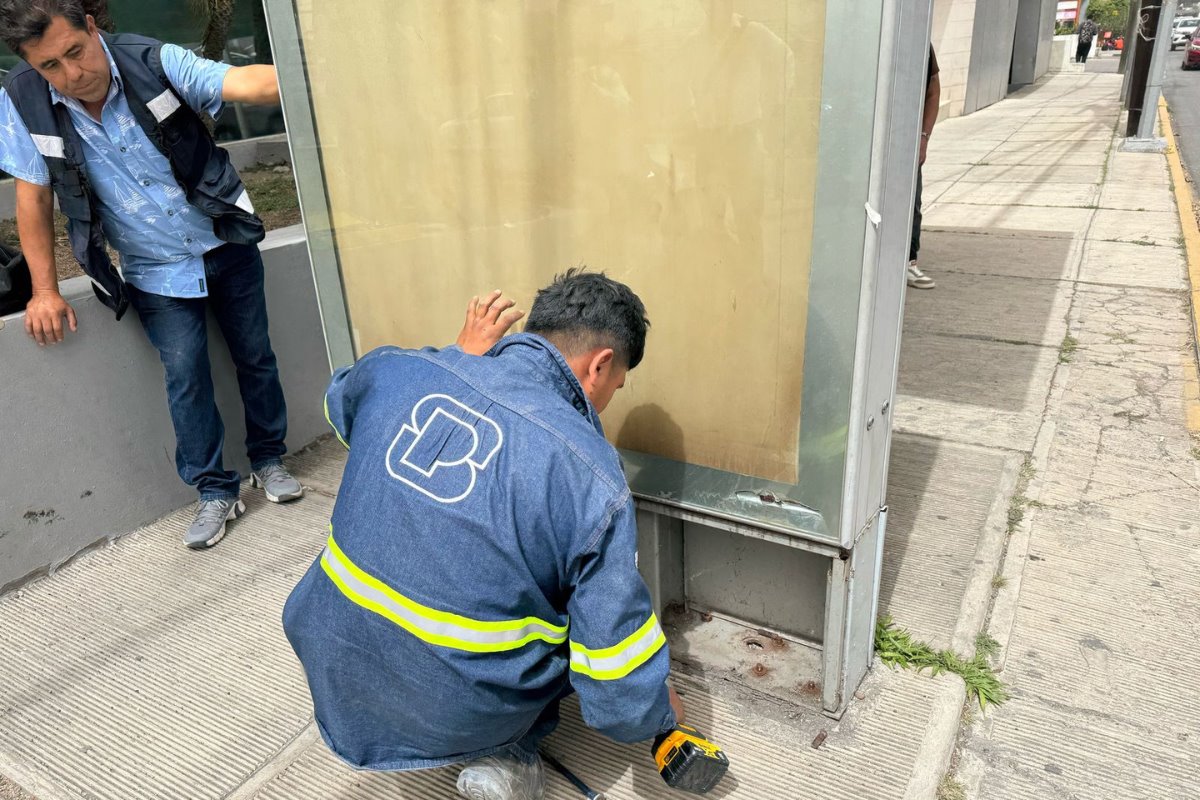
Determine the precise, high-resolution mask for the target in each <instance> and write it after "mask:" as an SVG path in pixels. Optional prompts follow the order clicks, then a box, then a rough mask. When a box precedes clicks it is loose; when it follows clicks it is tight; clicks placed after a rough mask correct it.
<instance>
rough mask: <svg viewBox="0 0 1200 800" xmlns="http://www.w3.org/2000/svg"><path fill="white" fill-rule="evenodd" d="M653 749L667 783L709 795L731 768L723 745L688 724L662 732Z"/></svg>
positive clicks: (661, 773) (673, 787) (687, 790)
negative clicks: (712, 740) (722, 749)
mask: <svg viewBox="0 0 1200 800" xmlns="http://www.w3.org/2000/svg"><path fill="white" fill-rule="evenodd" d="M650 752H651V754H652V755H653V756H654V763H655V765H656V766H657V767H658V774H659V775H662V777H663V780H664V781H666V782H667V785H668V786H670V787H671V788H672V789H680V790H682V791H685V792H693V793H695V794H706V793H707V792H708V791H709V790H710V789H712V788H713V787H714V786H716V785H717V784H718V783H719V782H720V781H721V778H722V777H724V775H725V772H726V770H728V769H729V759H728V758H726V757H725V754H724V753H723V752H721V748H719V747H717V746H716V745H715V744H713V743H712V742H710V741H708V740H707V739H705V738H704V734H702V733H700V731H698V730H696V729H695V728H692V727H689V726H687V725H676V726H675V729H674V730H672V731H669V732H668V733H663V734H659V736H658V738H657V739H655V740H654V745H653V747H651V749H650Z"/></svg>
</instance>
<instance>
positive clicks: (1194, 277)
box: [1158, 99, 1200, 436]
mask: <svg viewBox="0 0 1200 800" xmlns="http://www.w3.org/2000/svg"><path fill="white" fill-rule="evenodd" d="M1158 119H1159V123H1160V124H1161V125H1162V130H1163V135H1164V136H1165V137H1166V139H1167V166H1168V167H1169V168H1170V170H1171V182H1172V183H1173V184H1174V185H1175V207H1176V208H1177V209H1178V210H1179V226H1180V227H1181V228H1182V229H1183V245H1184V252H1185V253H1186V255H1187V270H1188V280H1189V282H1190V284H1191V288H1192V290H1191V292H1189V294H1190V296H1191V299H1192V343H1193V345H1194V347H1195V349H1194V350H1193V352H1192V353H1191V356H1192V357H1190V358H1184V399H1185V407H1186V409H1187V426H1188V431H1190V432H1191V433H1192V434H1193V435H1198V436H1200V376H1198V374H1197V369H1196V358H1197V357H1200V227H1197V225H1196V213H1195V211H1194V210H1193V205H1192V190H1191V189H1190V188H1188V182H1187V177H1186V176H1185V175H1184V173H1183V162H1181V161H1180V160H1179V148H1177V147H1176V146H1175V131H1174V130H1173V129H1172V128H1171V115H1170V113H1169V112H1168V109H1167V101H1166V100H1165V99H1160V100H1159V103H1158Z"/></svg>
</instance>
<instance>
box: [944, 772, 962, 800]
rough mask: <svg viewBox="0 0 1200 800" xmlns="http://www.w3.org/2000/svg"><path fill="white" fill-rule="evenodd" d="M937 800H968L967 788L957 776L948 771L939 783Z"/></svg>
mask: <svg viewBox="0 0 1200 800" xmlns="http://www.w3.org/2000/svg"><path fill="white" fill-rule="evenodd" d="M937 800H967V789H966V787H965V786H963V785H962V783H960V782H959V780H958V779H957V778H955V777H954V776H953V775H951V774H949V773H947V774H945V775H943V776H942V782H941V783H940V784H938V790H937Z"/></svg>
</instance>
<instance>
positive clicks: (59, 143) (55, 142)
mask: <svg viewBox="0 0 1200 800" xmlns="http://www.w3.org/2000/svg"><path fill="white" fill-rule="evenodd" d="M29 137H30V138H31V139H33V145H34V147H36V148H37V150H38V152H39V153H41V154H42V155H43V156H45V157H46V158H65V156H64V155H63V140H62V137H61V136H45V135H43V134H40V133H31V134H29Z"/></svg>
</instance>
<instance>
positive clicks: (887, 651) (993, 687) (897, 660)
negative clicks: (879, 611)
mask: <svg viewBox="0 0 1200 800" xmlns="http://www.w3.org/2000/svg"><path fill="white" fill-rule="evenodd" d="M989 638H990V637H989ZM875 651H876V653H877V654H878V656H879V660H880V661H882V662H883V663H885V664H887V665H888V666H889V667H895V668H904V669H913V670H916V671H917V672H921V671H923V670H926V669H928V670H929V671H930V672H931V673H932V674H934V675H940V674H942V673H943V672H951V673H953V674H955V675H957V676H959V677H960V678H962V679H963V683H965V684H966V685H967V697H970V698H973V699H974V700H975V701H976V702H978V703H979V707H980V709H986V708H987V707H988V705H989V704H991V705H1000V704H1001V703H1003V702H1004V701H1005V700H1007V699H1008V691H1007V690H1006V689H1005V687H1004V684H1003V683H1001V682H1000V679H999V678H998V677H996V672H995V670H993V669H992V665H991V664H989V663H988V656H987V655H986V654H985V653H983V652H981V651H979V650H978V648H977V649H976V652H975V656H974V657H973V658H970V659H962V658H959V657H958V656H957V655H955V654H954V653H952V652H951V651H949V650H934V649H933V648H932V647H930V646H929V645H928V644H926V643H925V642H920V641H917V640H916V639H914V638H913V636H912V634H911V633H909V632H908V631H906V630H904V629H903V628H898V627H896V625H895V623H894V622H893V621H892V618H891V617H889V616H886V615H885V616H882V617H880V618H879V621H878V622H877V623H876V624H875Z"/></svg>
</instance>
